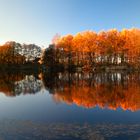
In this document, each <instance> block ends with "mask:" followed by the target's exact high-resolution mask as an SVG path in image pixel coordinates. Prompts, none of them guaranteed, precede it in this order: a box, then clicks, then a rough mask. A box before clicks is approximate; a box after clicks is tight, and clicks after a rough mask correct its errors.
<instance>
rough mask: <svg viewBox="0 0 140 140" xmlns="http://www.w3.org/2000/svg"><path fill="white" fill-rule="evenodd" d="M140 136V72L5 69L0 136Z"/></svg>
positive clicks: (56, 139)
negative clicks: (22, 70) (69, 71)
mask: <svg viewBox="0 0 140 140" xmlns="http://www.w3.org/2000/svg"><path fill="white" fill-rule="evenodd" d="M18 139H20V140H26V139H27V140H31V139H33V140H124V139H125V140H126V139H128V140H140V73H138V72H135V73H132V72H127V71H119V72H116V71H114V72H98V73H67V72H65V73H32V72H14V73H11V72H1V74H0V140H18Z"/></svg>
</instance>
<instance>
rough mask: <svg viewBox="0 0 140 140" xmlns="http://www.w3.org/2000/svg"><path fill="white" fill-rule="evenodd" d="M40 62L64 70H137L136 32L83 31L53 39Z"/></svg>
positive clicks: (139, 54)
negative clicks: (98, 67) (123, 66)
mask: <svg viewBox="0 0 140 140" xmlns="http://www.w3.org/2000/svg"><path fill="white" fill-rule="evenodd" d="M42 60H43V63H46V64H47V65H50V66H53V65H58V64H59V65H61V66H64V67H65V68H73V67H82V68H84V69H91V68H94V67H96V66H111V65H127V66H133V67H135V68H139V67H140V30H139V29H135V28H133V29H128V30H127V29H124V30H122V31H118V30H116V29H112V30H109V31H101V32H99V33H96V32H93V31H85V32H80V33H77V34H76V35H71V34H69V35H66V36H63V37H59V38H56V39H55V41H54V44H53V45H50V47H49V48H47V49H46V51H45V53H44V55H43V59H42Z"/></svg>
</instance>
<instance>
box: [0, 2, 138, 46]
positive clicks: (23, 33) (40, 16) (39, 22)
mask: <svg viewBox="0 0 140 140" xmlns="http://www.w3.org/2000/svg"><path fill="white" fill-rule="evenodd" d="M131 27H137V28H140V0H0V43H2V42H4V41H9V40H14V41H17V42H20V43H24V42H25V43H35V44H37V45H40V46H45V47H46V46H47V45H48V44H49V43H50V42H51V40H52V38H53V36H54V35H55V34H56V33H59V34H60V35H65V34H68V33H70V34H76V33H77V32H80V31H84V30H94V31H96V32H98V31H100V30H108V29H111V28H117V29H118V30H121V29H122V28H131Z"/></svg>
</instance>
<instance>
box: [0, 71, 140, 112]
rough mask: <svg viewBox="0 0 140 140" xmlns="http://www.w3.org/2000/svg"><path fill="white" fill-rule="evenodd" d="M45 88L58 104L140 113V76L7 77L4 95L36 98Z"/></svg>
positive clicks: (1, 86)
mask: <svg viewBox="0 0 140 140" xmlns="http://www.w3.org/2000/svg"><path fill="white" fill-rule="evenodd" d="M42 88H45V89H46V90H48V91H49V93H50V94H52V97H53V99H54V101H56V102H57V103H61V102H65V103H67V104H76V105H77V106H82V107H85V108H93V107H96V106H99V107H100V108H109V109H113V110H116V109H117V108H120V107H121V108H122V109H123V110H131V111H136V110H139V109H140V73H127V72H112V73H55V74H54V73H49V74H48V73H44V74H42V73H24V72H22V73H4V74H1V75H0V91H1V92H3V93H4V94H5V95H6V96H16V95H20V94H35V93H38V92H39V91H41V89H42Z"/></svg>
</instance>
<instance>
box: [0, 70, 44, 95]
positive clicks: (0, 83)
mask: <svg viewBox="0 0 140 140" xmlns="http://www.w3.org/2000/svg"><path fill="white" fill-rule="evenodd" d="M41 88H42V82H41V80H39V79H38V78H37V77H35V75H33V74H32V73H31V74H30V75H28V74H27V73H21V72H17V73H8V72H6V73H4V72H3V74H0V92H3V93H4V94H5V95H6V96H16V95H19V94H35V93H36V92H39V91H40V90H41Z"/></svg>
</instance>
